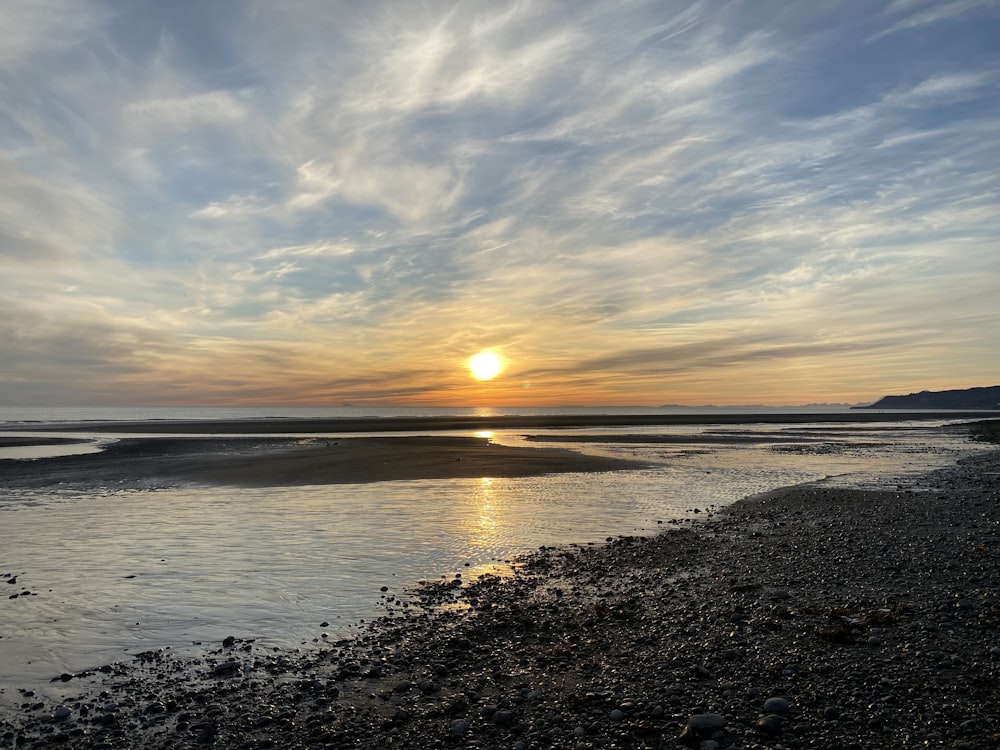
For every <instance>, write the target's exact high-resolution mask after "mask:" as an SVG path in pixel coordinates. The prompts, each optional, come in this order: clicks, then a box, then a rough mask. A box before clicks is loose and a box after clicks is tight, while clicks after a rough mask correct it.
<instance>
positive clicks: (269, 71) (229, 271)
mask: <svg viewBox="0 0 1000 750" xmlns="http://www.w3.org/2000/svg"><path fill="white" fill-rule="evenodd" d="M9 5H10V13H9V14H8V18H9V19H12V21H11V23H10V24H7V25H6V26H5V29H4V30H3V31H0V34H2V35H3V38H4V39H6V38H7V37H10V39H9V41H10V42H11V43H10V44H9V45H4V44H0V49H3V50H4V52H3V53H0V102H2V104H0V274H2V277H3V279H4V284H3V285H2V286H0V306H2V309H3V310H5V311H6V312H7V315H6V322H5V325H4V326H3V329H2V331H3V334H2V336H0V359H2V361H3V362H5V363H8V362H9V363H14V364H9V365H5V368H4V373H3V376H2V379H0V403H11V404H21V403H92V402H95V401H101V402H108V403H112V402H127V403H245V402H246V403H250V402H252V403H264V402H269V403H341V402H345V401H351V402H354V403H372V404H377V403H421V404H482V403H494V404H518V403H523V404H564V403H576V404H580V403H586V404H609V405H610V404H657V403H706V402H709V401H711V402H716V403H750V402H752V403H761V402H767V403H775V404H788V403H800V402H809V401H858V400H865V399H873V398H876V397H877V396H879V395H881V394H882V393H885V392H890V391H891V392H899V391H903V390H907V389H921V388H951V387H965V386H973V385H986V384H992V383H993V381H994V380H995V377H996V373H997V372H998V365H1000V359H998V357H1000V355H998V354H997V352H998V351H1000V346H998V344H1000V341H998V340H997V334H996V333H995V332H996V331H997V330H998V326H997V325H996V324H997V321H996V314H995V312H994V307H995V302H994V301H993V300H995V298H996V293H997V291H1000V290H998V286H1000V284H998V277H997V268H996V262H995V248H996V242H997V238H998V236H1000V219H998V218H997V217H998V216H1000V211H998V210H997V208H998V194H1000V178H998V176H997V173H996V170H995V169H994V168H993V165H995V164H996V163H997V162H998V160H1000V142H998V139H997V137H996V135H995V134H996V133H997V132H1000V127H998V126H1000V68H998V67H997V65H996V62H995V54H994V49H995V41H994V40H995V36H994V35H991V34H990V33H989V28H990V27H992V28H993V29H996V28H997V26H998V23H1000V16H998V13H997V9H996V7H995V5H994V4H993V3H990V2H973V1H971V0H955V2H949V3H933V4H932V3H926V2H922V0H912V1H905V2H901V1H897V2H893V3H884V4H881V5H879V6H877V7H875V8H874V9H873V10H871V11H869V10H866V11H865V12H864V13H858V7H857V6H855V5H853V4H851V3H844V4H837V5H834V6H828V7H827V6H824V7H823V8H809V7H806V6H793V7H788V6H787V4H784V3H777V2H774V3H771V2H764V3H761V4H760V5H759V6H757V7H755V10H754V12H753V13H752V14H750V13H748V12H747V11H746V10H745V9H743V8H742V7H741V6H738V5H733V4H729V3H723V2H716V1H715V0H702V2H698V3H693V4H692V3H676V4H675V3H666V4H664V3H654V2H648V1H646V0H633V1H632V2H626V3H620V4H616V5H615V6H614V7H610V6H607V4H604V3H599V2H582V3H577V4H574V5H573V6H566V5H565V4H561V3H550V2H544V1H542V0H534V1H531V2H519V3H491V4H475V3H469V4H458V5H456V4H453V3H445V2H440V3H439V2H430V3H424V4H421V5H420V6H419V8H418V7H417V6H408V5H403V6H401V5H399V4H397V3H389V2H384V3H382V2H372V3H365V4H342V5H336V6H330V5H327V4H323V3H312V2H308V1H306V0H301V1H294V2H288V3H283V4H281V5H273V4H266V3H260V4H246V5H244V6H225V7H223V6H218V7H211V8H200V9H198V8H196V7H195V6H192V7H191V8H188V7H187V6H184V7H181V6H178V7H177V8H175V9H174V10H173V11H171V10H169V9H167V8H166V7H164V8H161V9H156V10H153V11H150V12H142V13H140V12H139V11H138V10H137V9H134V8H130V7H127V6H124V7H123V6H120V5H119V4H113V3H107V4H105V3H103V2H98V1H97V0H93V1H92V2H88V3H82V4H77V3H72V4H68V5H66V6H65V7H64V6H61V5H59V4H58V3H56V2H55V0H51V1H50V3H49V5H48V6H46V7H47V12H42V11H45V10H46V8H42V7H41V4H39V3H29V2H12V3H10V4H9ZM866 7H867V6H866ZM147 10H149V9H147ZM56 11H58V12H56ZM70 289H71V290H72V291H67V290H70ZM71 342H77V343H75V344H72V345H71ZM481 348H494V349H496V350H498V351H500V352H501V353H502V354H503V355H504V356H505V357H506V358H507V360H508V367H507V369H506V370H505V372H504V376H503V377H502V378H499V379H497V380H496V381H491V382H490V383H474V382H471V381H470V379H469V378H468V375H467V373H466V371H465V369H464V367H463V362H464V360H465V358H467V357H468V356H469V355H471V354H473V353H475V352H476V351H477V350H479V349H481Z"/></svg>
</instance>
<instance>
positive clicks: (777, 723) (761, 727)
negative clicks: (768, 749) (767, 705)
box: [754, 714, 785, 737]
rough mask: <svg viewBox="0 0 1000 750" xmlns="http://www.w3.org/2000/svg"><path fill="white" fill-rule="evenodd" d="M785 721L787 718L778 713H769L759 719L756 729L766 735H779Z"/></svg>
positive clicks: (755, 725) (755, 724)
mask: <svg viewBox="0 0 1000 750" xmlns="http://www.w3.org/2000/svg"><path fill="white" fill-rule="evenodd" d="M784 722H785V720H784V719H782V718H781V717H780V716H778V715H777V714H768V715H767V716H761V717H760V718H759V719H757V721H756V723H754V729H755V730H757V732H758V733H760V734H762V735H764V736H765V737H777V736H778V735H779V734H781V725H782V724H784Z"/></svg>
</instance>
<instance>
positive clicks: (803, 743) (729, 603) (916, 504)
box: [0, 438, 1000, 750]
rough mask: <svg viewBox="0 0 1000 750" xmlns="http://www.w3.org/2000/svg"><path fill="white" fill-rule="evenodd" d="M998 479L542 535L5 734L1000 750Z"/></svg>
mask: <svg viewBox="0 0 1000 750" xmlns="http://www.w3.org/2000/svg"><path fill="white" fill-rule="evenodd" d="M171 440H173V438H171ZM462 445H464V443H462ZM336 447H338V446H331V449H333V448H336ZM370 447H371V446H368V448H370ZM439 447H441V449H442V450H444V449H445V448H446V447H447V445H445V446H439ZM451 447H452V448H454V447H456V446H455V445H451ZM493 447H496V446H493ZM493 447H487V448H483V447H482V446H478V445H477V446H476V447H474V448H473V447H470V448H469V450H471V451H475V450H484V451H488V450H492V449H493ZM322 448H323V450H326V449H327V447H326V446H325V445H324V446H322ZM302 449H303V448H302V447H301V446H299V447H290V446H288V445H284V444H282V443H281V441H279V443H278V444H277V445H276V446H275V450H276V451H277V452H278V453H279V454H280V453H281V452H282V451H285V450H288V451H290V452H291V453H295V452H296V451H299V450H302ZM226 450H227V451H230V452H231V448H228V449H226ZM307 450H308V448H307ZM560 453H561V452H560ZM560 458H561V459H562V458H565V456H560ZM182 463H183V460H182ZM455 463H459V462H457V461H456V462H455ZM461 463H465V462H464V461H463V462H461ZM998 471H1000V452H996V451H989V452H983V453H980V454H979V455H976V456H974V457H971V458H967V459H964V460H963V461H962V462H961V463H960V464H959V465H957V466H954V467H951V468H947V469H941V470H938V471H934V472H931V473H928V474H926V475H924V476H922V477H920V478H919V480H918V481H916V482H912V481H911V482H907V483H906V484H905V485H902V484H900V485H898V486H897V485H896V484H894V482H893V479H892V477H886V478H885V482H884V485H883V486H882V487H881V488H879V489H865V490H857V489H849V488H836V487H817V486H809V485H805V486H802V487H791V488H786V489H783V490H779V491H776V492H771V493H767V494H765V495H761V496H756V497H750V498H746V499H744V500H742V501H740V502H738V503H736V504H734V505H731V506H728V507H727V508H724V509H723V510H721V511H720V512H717V513H714V514H702V515H701V516H700V517H699V519H698V520H696V521H675V522H672V523H670V524H666V526H668V528H667V529H666V530H665V531H663V532H662V533H660V534H657V535H654V536H635V537H633V536H623V537H616V538H613V539H609V540H608V542H607V543H606V544H600V545H571V546H566V547H552V548H542V549H540V550H538V551H537V552H535V553H533V554H530V555H526V556H524V557H522V558H519V559H517V560H515V561H513V565H512V571H513V572H512V574H510V575H504V576H491V575H487V576H483V577H481V578H479V579H478V580H477V581H475V582H470V581H467V580H464V579H463V578H461V577H460V575H459V574H456V576H455V577H453V578H448V579H444V580H433V581H428V582H425V583H424V584H423V585H420V586H418V587H417V588H416V590H415V591H413V592H412V593H411V594H410V595H403V594H395V593H392V592H390V593H389V594H387V595H386V600H385V609H386V615H385V617H384V618H381V619H379V620H377V621H375V622H371V623H366V624H365V626H364V627H363V629H362V630H361V631H360V633H359V634H358V635H357V636H356V637H353V638H350V639H340V640H337V641H335V642H332V643H329V642H327V641H325V640H323V639H321V640H320V643H319V645H318V646H317V647H316V648H315V649H302V650H280V649H279V650H274V649H270V648H264V647H262V646H260V645H259V644H257V643H256V642H254V641H252V640H249V639H242V638H240V637H238V634H236V635H234V636H233V637H230V638H225V639H220V641H219V642H218V643H213V644H205V649H204V652H203V653H201V654H200V655H198V656H195V657H178V656H175V655H172V654H171V653H170V652H169V651H164V650H158V649H154V650H151V651H150V652H147V653H145V654H143V655H141V656H140V657H139V658H137V659H135V660H134V661H129V662H123V663H114V664H109V665H107V666H104V667H101V668H99V669H96V670H88V671H87V672H85V673H78V674H65V675H62V676H61V677H57V678H56V681H55V683H54V685H55V686H56V689H58V688H59V686H60V685H62V686H64V687H65V693H64V695H63V696H62V697H59V696H53V695H52V693H51V691H49V692H47V693H45V694H44V695H43V694H39V693H36V692H35V691H26V692H24V693H23V694H22V695H20V696H19V700H20V703H19V705H18V706H17V707H16V708H15V709H14V710H13V711H11V712H9V714H8V715H4V716H3V717H2V718H0V746H3V747H8V746H9V747H12V748H15V747H16V748H28V747H30V748H35V747H38V748H40V747H51V746H65V747H73V748H84V749H87V748H119V747H144V748H177V747H213V746H214V747H226V748H229V747H241V748H274V747H285V748H312V747H335V748H376V747H428V748H432V747H479V748H524V749H528V748H548V747H555V748H573V749H574V750H577V749H579V750H585V749H586V748H611V747H617V748H647V747H648V748H685V747H687V748H690V747H698V748H704V749H705V750H710V748H756V747H771V748H778V747H788V748H794V747H804V748H805V747H808V748H840V749H841V750H846V749H848V748H859V749H860V748H869V747H898V748H909V747H941V748H992V747H996V746H997V744H998V742H1000V709H998V705H1000V645H998V644H1000V591H998V589H997V581H998V580H1000V570H998V556H997V550H998V548H1000V494H998V493H1000V490H998V486H1000V482H998ZM244 473H245V472H244ZM185 476H188V474H185ZM222 481H230V480H228V479H226V478H224V477H223V478H222ZM706 516H710V517H706ZM320 625H322V624H320Z"/></svg>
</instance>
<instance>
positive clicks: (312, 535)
mask: <svg viewBox="0 0 1000 750" xmlns="http://www.w3.org/2000/svg"><path fill="white" fill-rule="evenodd" d="M685 429H686V430H688V431H689V433H690V437H691V441H692V442H691V443H686V444H645V443H628V444H624V443H620V444H615V443H602V444H586V445H584V444H579V443H573V444H571V445H570V446H569V447H572V448H574V449H576V450H586V451H589V452H601V453H607V454H613V455H619V456H628V457H636V458H641V459H643V460H649V461H655V462H657V465H656V466H655V467H653V468H649V469H643V470H640V471H628V472H613V473H602V474H563V475H554V476H546V477H526V478H511V479H507V478H502V479H501V478H485V477H484V478H480V479H453V480H421V481H410V482H384V483H374V484H362V485H331V486H306V487H288V488H258V489H238V490H234V489H232V488H214V487H212V488H210V487H187V488H177V489H163V490H158V491H152V492H140V491H130V492H123V491H108V492H104V493H100V494H96V493H69V492H57V491H53V492H49V493H38V492H34V491H32V492H13V491H10V490H7V491H3V490H0V530H2V532H0V533H2V540H3V541H2V547H0V573H8V574H11V575H14V576H17V582H16V583H15V584H7V585H4V584H3V583H2V581H3V580H10V579H9V578H6V579H0V588H3V589H7V591H4V592H0V593H3V594H5V595H4V596H2V597H0V689H2V688H4V687H5V686H6V687H7V689H6V691H5V694H3V695H0V700H12V699H13V698H14V696H13V695H12V691H11V690H10V686H12V685H17V686H24V687H33V688H34V687H37V686H40V685H44V684H45V683H47V681H48V680H49V679H50V678H51V677H53V676H55V675H58V674H60V673H62V672H71V673H72V672H77V671H80V670H84V669H88V668H92V667H95V666H99V665H101V664H105V663H109V662H112V661H117V660H120V659H122V658H124V657H127V656H128V655H129V654H134V653H137V652H140V651H144V650H149V649H155V648H162V647H169V648H171V649H173V650H180V651H183V650H184V649H186V648H196V647H197V644H198V643H199V642H203V643H206V644H207V643H212V642H214V643H217V642H218V641H221V640H222V639H223V638H225V637H226V636H228V635H235V636H237V637H242V638H257V639H258V642H261V643H265V644H269V645H275V646H282V647H296V646H302V645H303V644H311V643H312V642H313V641H314V640H318V639H320V638H321V636H322V634H323V633H324V632H325V633H327V634H328V635H329V636H330V637H341V636H343V635H344V634H347V633H349V632H350V631H351V629H352V627H353V626H355V625H356V623H358V621H359V620H361V619H362V618H371V617H373V616H377V615H378V614H380V612H381V611H383V602H382V600H383V599H384V598H385V597H387V596H388V597H390V598H391V597H395V596H401V595H403V594H404V592H405V590H406V588H407V587H408V586H411V585H412V584H413V583H414V582H415V581H417V580H418V579H421V578H435V577H438V576H442V575H443V576H448V577H451V576H452V575H454V574H455V573H462V574H463V575H465V576H466V577H468V576H469V575H470V574H471V573H474V571H476V570H477V569H478V568H480V566H489V565H490V564H492V563H495V562H498V561H503V560H505V559H509V558H510V557H512V556H513V555H516V554H518V553H521V552H525V551H529V550H532V549H535V548H537V547H538V546H540V545H554V544H567V543H588V542H599V541H602V540H604V539H605V538H606V537H608V536H616V535H621V534H635V533H652V532H654V531H656V530H657V529H658V528H662V526H660V524H659V523H658V522H663V521H669V520H671V519H678V518H691V517H693V515H694V514H693V513H692V512H691V509H693V508H700V509H707V508H709V507H710V506H722V505H726V504H728V503H731V502H733V501H735V500H738V499H739V498H741V497H745V496H747V495H751V494H755V493H759V492H764V491H767V490H770V489H774V488H777V487H781V486H788V485H792V484H799V483H803V482H814V481H825V482H829V483H839V484H849V485H864V484H870V483H877V482H879V481H883V478H884V477H887V476H891V477H902V476H905V474H906V473H908V472H910V473H915V472H923V471H926V470H928V469H929V468H934V467H935V466H940V465H945V464H948V463H952V462H953V461H954V460H955V459H956V458H957V457H959V456H960V455H963V454H964V453H967V452H970V451H974V450H976V449H977V448H978V446H976V445H974V444H970V443H968V442H967V441H965V439H964V438H962V437H959V436H955V435H950V434H948V433H946V432H942V431H933V430H928V429H927V428H926V427H919V428H918V427H912V426H906V425H891V426H882V427H880V428H872V427H870V426H864V427H857V428H853V427H852V428H837V429H827V428H825V427H823V426H816V427H814V428H811V429H810V428H805V427H802V426H797V427H795V428H788V429H781V428H778V427H775V426H769V427H766V428H752V427H751V428H739V429H738V430H733V429H730V430H727V431H726V432H727V433H729V434H736V433H739V434H743V433H746V432H753V433H754V434H761V433H764V434H768V433H772V432H773V433H774V435H775V436H776V437H787V436H797V437H798V438H800V440H801V442H795V443H791V444H789V443H786V442H775V443H762V444H734V445H717V444H712V445H708V444H702V443H699V442H698V438H699V435H700V434H701V433H702V432H708V431H709V430H705V429H704V428H698V429H694V428H678V429H673V428H672V429H670V430H669V432H671V433H672V434H676V433H678V432H680V431H681V430H685ZM640 431H641V430H637V429H628V430H623V432H627V433H628V434H637V433H639V432H640ZM647 431H648V432H650V433H651V434H653V433H662V432H665V431H666V430H663V429H648V428H647ZM581 432H587V431H585V430H584V431H581ZM601 432H602V433H607V432H611V431H608V430H601ZM711 432H712V433H713V434H715V435H718V434H721V432H722V431H720V430H714V431H711ZM559 434H569V433H568V432H567V431H564V432H562V433H559ZM493 437H494V439H496V440H498V441H500V442H508V443H518V442H520V440H521V438H520V437H519V436H518V435H515V434H495V435H494V436H493ZM533 445H536V446H538V444H537V443H535V444H533ZM546 445H550V446H551V445H555V444H553V443H548V444H546ZM900 481H905V480H900ZM382 586H387V587H388V588H389V591H388V593H386V594H383V593H382V592H381V591H380V588H381V587H382ZM25 590H27V591H30V592H31V593H30V594H28V595H22V594H21V592H23V591H25ZM13 594H18V596H17V597H16V598H8V596H9V595H13ZM322 622H329V623H330V625H329V626H327V627H321V626H320V623H322Z"/></svg>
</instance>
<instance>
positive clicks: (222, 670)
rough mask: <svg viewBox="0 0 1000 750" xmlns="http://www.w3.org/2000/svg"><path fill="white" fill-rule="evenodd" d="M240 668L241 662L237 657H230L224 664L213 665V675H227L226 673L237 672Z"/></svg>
mask: <svg viewBox="0 0 1000 750" xmlns="http://www.w3.org/2000/svg"><path fill="white" fill-rule="evenodd" d="M239 668H240V663H239V662H238V661H236V660H235V659H230V660H229V661H224V662H222V664H216V665H215V666H214V667H212V676H213V677H225V676H226V675H231V674H235V673H236V672H237V671H238V670H239Z"/></svg>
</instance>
